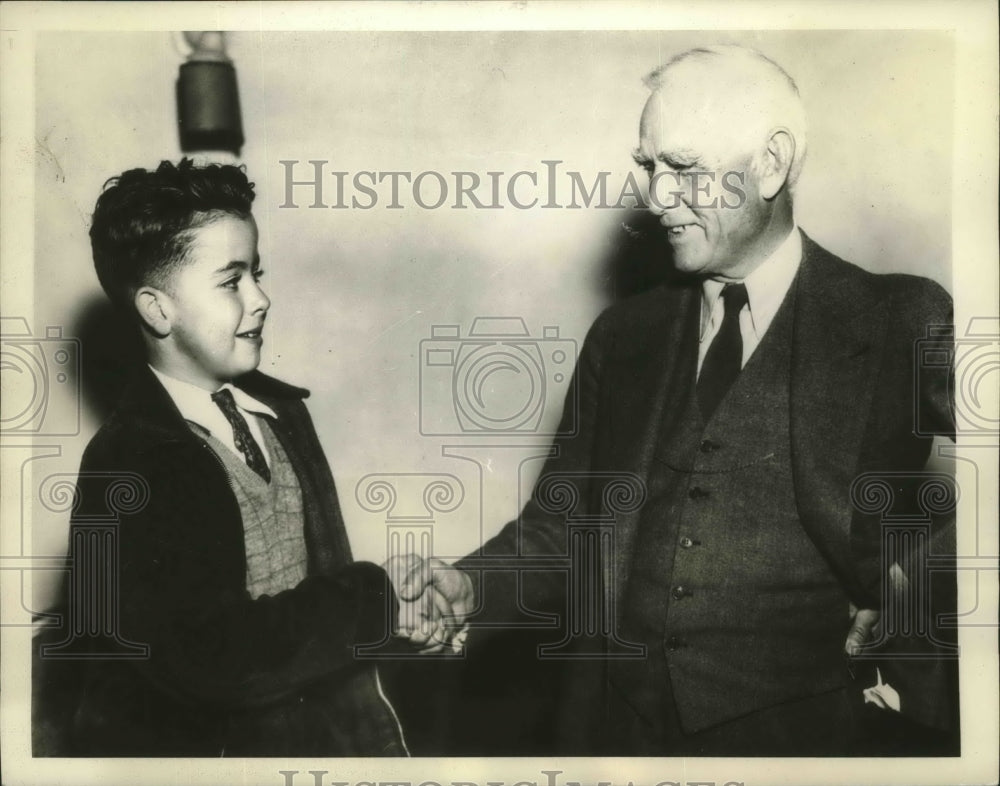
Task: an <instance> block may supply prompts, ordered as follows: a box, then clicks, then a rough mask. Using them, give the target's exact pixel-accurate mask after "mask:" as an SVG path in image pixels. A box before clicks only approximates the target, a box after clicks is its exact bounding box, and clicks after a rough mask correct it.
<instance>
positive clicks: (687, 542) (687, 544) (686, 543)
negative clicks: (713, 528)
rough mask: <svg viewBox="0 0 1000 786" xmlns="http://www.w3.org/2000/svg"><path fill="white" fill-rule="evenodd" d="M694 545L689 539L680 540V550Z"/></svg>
mask: <svg viewBox="0 0 1000 786" xmlns="http://www.w3.org/2000/svg"><path fill="white" fill-rule="evenodd" d="M693 545H694V541H693V540H691V538H681V548H682V549H689V548H691V547H692V546H693Z"/></svg>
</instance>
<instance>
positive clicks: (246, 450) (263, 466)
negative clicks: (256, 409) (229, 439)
mask: <svg viewBox="0 0 1000 786" xmlns="http://www.w3.org/2000/svg"><path fill="white" fill-rule="evenodd" d="M212 401H214V402H215V404H216V406H218V407H219V409H221V410H222V414H223V415H225V416H226V420H228V421H229V425H230V426H232V427H233V442H234V443H235V444H236V449H237V450H238V451H239V452H240V453H241V454H242V455H243V459H244V460H245V461H246V463H247V466H248V467H250V469H252V470H253V471H254V472H256V473H257V474H258V475H260V476H261V477H262V478H264V480H266V481H267V482H268V483H270V482H271V470H270V469H269V468H268V466H267V461H265V460H264V454H263V453H262V452H261V450H260V445H258V444H257V441H256V440H255V439H254V438H253V434H251V433H250V427H249V426H248V425H247V422H246V421H245V420H244V419H243V416H242V415H241V414H240V413H239V410H237V409H236V402H235V401H234V400H233V394H232V391H230V390H228V389H226V388H223V389H222V390H217V391H216V392H215V393H213V394H212Z"/></svg>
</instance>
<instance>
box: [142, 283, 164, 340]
mask: <svg viewBox="0 0 1000 786" xmlns="http://www.w3.org/2000/svg"><path fill="white" fill-rule="evenodd" d="M132 301H133V303H134V304H135V310H136V311H137V312H139V319H140V320H142V323H143V325H145V326H146V327H147V328H148V329H149V330H150V331H152V332H153V333H154V334H155V335H156V336H157V337H158V338H164V337H166V336H169V335H170V328H171V325H170V318H169V316H168V314H169V311H170V308H169V305H168V304H167V303H166V302H165V301H166V296H165V294H164V293H163V291H161V290H159V289H155V288H153V287H139V289H137V290H136V292H135V295H134V296H133V298H132Z"/></svg>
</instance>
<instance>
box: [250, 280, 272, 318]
mask: <svg viewBox="0 0 1000 786" xmlns="http://www.w3.org/2000/svg"><path fill="white" fill-rule="evenodd" d="M248 305H249V307H250V310H251V311H267V310H268V309H269V308H270V307H271V299H270V298H269V297H268V296H267V295H266V294H265V293H264V290H263V289H261V288H260V286H259V285H256V284H255V285H254V288H253V294H252V295H251V297H250V303H249V304H248Z"/></svg>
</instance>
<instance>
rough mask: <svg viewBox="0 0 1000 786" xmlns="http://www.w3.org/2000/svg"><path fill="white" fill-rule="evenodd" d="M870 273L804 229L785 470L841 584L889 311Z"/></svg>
mask: <svg viewBox="0 0 1000 786" xmlns="http://www.w3.org/2000/svg"><path fill="white" fill-rule="evenodd" d="M868 275H869V274H867V273H865V272H863V271H861V270H859V269H857V268H855V267H854V266H852V265H849V264H847V263H846V262H844V261H843V260H840V259H837V258H836V257H834V256H833V255H831V254H829V253H828V252H826V251H824V250H823V249H822V248H820V247H819V246H818V245H816V244H815V243H814V242H812V241H811V240H810V239H809V238H808V237H806V236H805V235H804V234H803V260H802V267H801V269H800V271H799V279H798V283H797V290H796V298H795V321H794V328H793V329H794V333H793V339H792V361H791V379H790V404H789V408H790V424H789V426H790V430H791V450H792V475H793V481H794V484H795V492H796V502H797V506H798V509H799V517H800V519H801V521H802V526H803V527H804V528H805V530H806V531H807V532H808V533H809V535H810V537H812V539H813V541H814V542H815V543H816V545H817V547H818V548H819V549H820V551H821V552H822V553H823V554H824V555H825V556H826V557H827V558H828V559H829V560H830V562H831V564H832V565H833V566H834V568H835V569H836V570H837V572H838V573H839V574H840V575H841V578H842V580H844V581H845V582H846V586H847V587H848V589H850V588H851V586H852V585H854V583H855V579H854V575H853V570H852V567H851V559H850V557H851V555H850V524H851V516H852V509H851V503H850V499H849V489H850V486H851V483H852V481H853V480H854V478H855V476H856V474H857V472H858V459H859V456H860V453H861V449H862V440H863V438H864V431H865V426H866V425H867V420H868V414H869V411H870V406H871V400H872V396H873V393H874V389H875V384H876V382H877V378H878V365H877V364H878V358H879V356H880V354H881V351H882V345H883V343H884V341H885V334H886V327H887V315H888V310H887V308H886V304H885V302H884V300H883V299H882V298H881V297H880V296H879V293H878V292H877V291H876V290H874V288H873V287H871V286H869V285H866V284H867V282H866V278H867V277H868Z"/></svg>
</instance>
